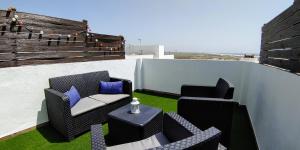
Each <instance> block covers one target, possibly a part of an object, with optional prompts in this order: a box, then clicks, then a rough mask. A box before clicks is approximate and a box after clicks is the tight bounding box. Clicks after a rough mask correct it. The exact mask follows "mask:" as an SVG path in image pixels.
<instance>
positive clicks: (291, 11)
mask: <svg viewBox="0 0 300 150" xmlns="http://www.w3.org/2000/svg"><path fill="white" fill-rule="evenodd" d="M297 10H298V8H297V7H295V6H294V5H292V6H290V7H289V8H287V9H286V10H285V11H283V12H282V13H281V14H279V15H278V16H276V17H275V18H274V19H272V20H271V21H269V22H268V23H267V24H265V25H264V27H263V31H264V32H266V31H267V30H268V29H271V28H273V27H274V26H277V24H279V23H281V22H282V21H284V20H285V19H287V18H289V17H290V16H292V15H293V14H294V13H295V12H296V11H297Z"/></svg>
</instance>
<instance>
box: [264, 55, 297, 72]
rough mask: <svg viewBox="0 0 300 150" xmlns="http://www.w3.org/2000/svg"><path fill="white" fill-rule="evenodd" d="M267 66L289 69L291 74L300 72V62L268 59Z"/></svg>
mask: <svg viewBox="0 0 300 150" xmlns="http://www.w3.org/2000/svg"><path fill="white" fill-rule="evenodd" d="M265 64H269V65H272V66H276V67H279V68H283V69H287V70H289V71H291V72H300V61H297V60H296V61H295V60H287V59H274V58H268V59H267V60H266V63H265Z"/></svg>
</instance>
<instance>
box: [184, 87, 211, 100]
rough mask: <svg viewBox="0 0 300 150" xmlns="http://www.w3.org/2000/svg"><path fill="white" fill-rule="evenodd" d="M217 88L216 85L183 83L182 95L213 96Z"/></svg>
mask: <svg viewBox="0 0 300 150" xmlns="http://www.w3.org/2000/svg"><path fill="white" fill-rule="evenodd" d="M215 89H216V87H214V86H198V85H182V86H181V96H190V97H213V96H214V92H215Z"/></svg>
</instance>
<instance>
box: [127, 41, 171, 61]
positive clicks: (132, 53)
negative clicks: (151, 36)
mask: <svg viewBox="0 0 300 150" xmlns="http://www.w3.org/2000/svg"><path fill="white" fill-rule="evenodd" d="M125 54H126V59H136V58H151V59H174V55H165V47H164V45H141V46H139V45H131V44H129V45H127V46H126V48H125Z"/></svg>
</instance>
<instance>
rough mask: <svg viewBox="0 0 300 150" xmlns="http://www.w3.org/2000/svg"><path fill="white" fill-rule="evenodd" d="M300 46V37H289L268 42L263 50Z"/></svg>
mask: <svg viewBox="0 0 300 150" xmlns="http://www.w3.org/2000/svg"><path fill="white" fill-rule="evenodd" d="M298 47H300V37H294V38H289V39H285V40H281V41H277V42H273V43H266V44H265V45H264V47H263V50H272V49H287V48H298Z"/></svg>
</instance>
